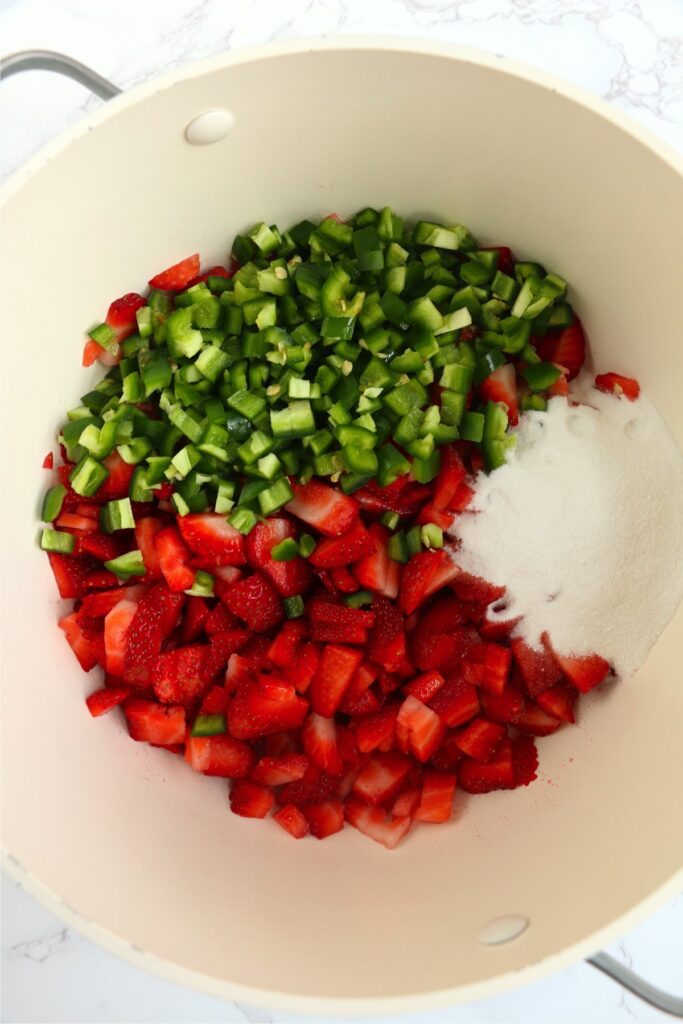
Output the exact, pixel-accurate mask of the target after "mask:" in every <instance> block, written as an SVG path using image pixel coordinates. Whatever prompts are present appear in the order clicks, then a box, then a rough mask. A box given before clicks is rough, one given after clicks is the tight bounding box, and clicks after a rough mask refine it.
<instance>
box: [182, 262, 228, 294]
mask: <svg viewBox="0 0 683 1024" xmlns="http://www.w3.org/2000/svg"><path fill="white" fill-rule="evenodd" d="M238 270H239V265H238V263H237V261H236V260H235V259H234V258H233V257H230V266H229V267H221V266H216V267H209V269H208V270H205V271H204V272H203V273H201V274H197V276H196V277H193V278H192V280H190V281H188V282H187V284H186V285H185V287H186V288H192V286H193V285H195V284H202V283H203V282H204V281H207V280H208V279H209V278H210V277H225V278H230V277H234V275H235V274H236V272H237V271H238Z"/></svg>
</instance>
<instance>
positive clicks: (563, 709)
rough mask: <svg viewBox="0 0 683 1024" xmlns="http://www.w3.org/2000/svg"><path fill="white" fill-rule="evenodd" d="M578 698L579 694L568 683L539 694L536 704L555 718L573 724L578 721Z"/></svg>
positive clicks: (559, 684)
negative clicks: (576, 716)
mask: <svg viewBox="0 0 683 1024" xmlns="http://www.w3.org/2000/svg"><path fill="white" fill-rule="evenodd" d="M577 697H578V694H577V692H576V690H575V689H574V688H573V687H572V686H569V685H568V684H567V683H558V684H557V686H551V688H550V689H549V690H544V691H543V693H539V694H538V696H537V697H536V703H537V704H538V706H539V707H540V708H542V709H543V711H546V712H547V713H548V714H549V715H552V716H553V718H558V719H559V720H560V721H561V722H569V723H570V724H573V723H574V722H575V721H576V719H575V717H574V704H575V703H576V699H577Z"/></svg>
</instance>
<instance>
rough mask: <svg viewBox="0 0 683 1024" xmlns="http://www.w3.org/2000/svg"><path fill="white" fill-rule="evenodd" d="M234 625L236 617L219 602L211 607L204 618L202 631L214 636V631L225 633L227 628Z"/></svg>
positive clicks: (232, 627) (231, 627)
mask: <svg viewBox="0 0 683 1024" xmlns="http://www.w3.org/2000/svg"><path fill="white" fill-rule="evenodd" d="M236 625H237V619H236V618H235V616H234V615H233V614H232V612H229V611H228V609H227V608H226V607H225V605H224V604H223V603H221V604H217V605H216V607H215V608H212V609H211V611H210V612H209V614H208V615H207V617H206V619H205V620H204V632H205V633H206V635H207V636H208V637H211V636H215V634H216V633H225V632H227V630H229V629H234V627H235V626H236Z"/></svg>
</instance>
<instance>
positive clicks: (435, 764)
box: [429, 732, 465, 772]
mask: <svg viewBox="0 0 683 1024" xmlns="http://www.w3.org/2000/svg"><path fill="white" fill-rule="evenodd" d="M457 740H458V734H457V732H447V733H446V738H445V739H444V741H443V743H442V744H441V746H440V747H439V749H438V750H437V752H436V753H435V754H434V756H433V757H430V759H429V765H430V767H431V768H434V770H435V771H438V772H452V771H453V770H454V769H455V768H456V767H457V766H458V764H459V763H460V762H461V761H462V760H463V758H464V756H465V755H464V754H463V752H462V750H461V749H460V747H459V746H458V743H457Z"/></svg>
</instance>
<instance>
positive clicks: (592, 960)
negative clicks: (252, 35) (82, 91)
mask: <svg viewBox="0 0 683 1024" xmlns="http://www.w3.org/2000/svg"><path fill="white" fill-rule="evenodd" d="M22 71H54V72H56V74H58V75H65V76H66V77H67V78H72V79H73V80H74V82H78V83H79V85H83V86H85V88H86V89H89V90H90V92H92V93H94V94H95V96H99V97H100V99H102V100H110V99H113V98H114V96H118V95H120V93H121V92H122V90H121V89H119V87H118V86H117V85H114V84H113V82H110V81H108V79H106V78H103V77H102V75H98V74H97V72H96V71H93V70H92V69H91V68H89V67H86V65H85V64H81V62H80V61H78V60H74V59H73V58H72V57H67V56H66V55H65V54H63V53H55V52H54V51H52V50H20V51H19V52H18V53H11V54H8V56H7V57H2V58H1V59H0V79H2V78H9V77H10V76H11V75H18V74H20V72H22ZM586 963H589V964H590V965H591V966H592V967H596V968H597V969H598V970H599V971H602V972H603V973H604V974H606V975H608V977H610V978H612V980H613V981H616V982H617V984H619V985H622V986H623V987H624V988H626V989H628V990H629V992H633V993H634V995H637V996H639V997H640V999H643V1000H645V1002H646V1003H650V1005H651V1006H654V1007H656V1008H657V1009H658V1010H663V1011H664V1013H670V1014H672V1016H674V1017H679V1018H681V1019H683V998H679V997H678V996H674V995H671V994H670V993H668V992H663V991H662V989H659V988H655V986H654V985H651V984H650V983H649V982H648V981H646V980H645V979H644V978H641V977H639V975H637V974H634V972H633V971H631V970H629V968H628V967H624V965H623V964H621V963H620V962H619V961H618V960H615V959H614V957H611V956H609V954H607V953H596V954H595V955H594V956H590V957H588V958H587V960H586Z"/></svg>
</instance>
